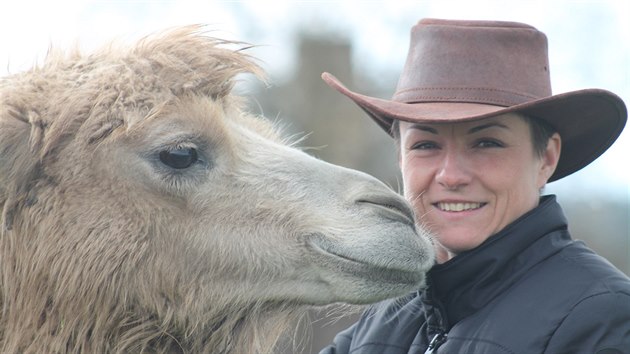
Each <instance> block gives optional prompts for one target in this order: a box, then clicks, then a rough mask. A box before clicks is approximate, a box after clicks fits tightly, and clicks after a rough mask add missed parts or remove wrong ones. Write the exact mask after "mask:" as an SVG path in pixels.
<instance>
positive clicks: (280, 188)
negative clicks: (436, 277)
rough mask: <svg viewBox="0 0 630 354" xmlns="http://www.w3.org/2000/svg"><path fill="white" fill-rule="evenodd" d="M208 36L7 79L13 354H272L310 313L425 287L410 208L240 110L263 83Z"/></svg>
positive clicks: (5, 279) (8, 320) (2, 243)
mask: <svg viewBox="0 0 630 354" xmlns="http://www.w3.org/2000/svg"><path fill="white" fill-rule="evenodd" d="M204 28H205V27H203V26H184V27H178V28H172V29H168V30H165V31H161V32H158V33H155V34H152V35H148V36H146V37H144V38H142V39H140V40H139V41H138V42H137V43H134V44H132V45H123V44H120V43H118V44H116V43H111V44H110V45H107V46H105V47H104V48H102V49H100V50H96V51H94V52H92V53H91V54H83V53H81V51H80V50H78V49H75V50H71V51H66V52H64V51H61V50H56V49H53V50H50V52H49V53H48V55H47V57H46V59H45V60H44V61H43V62H42V63H40V64H38V65H35V66H34V67H33V68H32V69H30V70H27V71H24V72H20V73H13V74H10V75H8V76H6V77H4V78H2V79H1V81H0V207H1V208H2V216H1V221H2V228H1V231H0V232H1V233H0V263H1V264H0V266H1V269H0V271H1V275H0V308H1V311H2V312H0V352H2V353H44V352H45V353H145V352H146V353H238V354H242V353H271V352H273V351H274V349H273V348H274V346H275V345H277V341H278V338H279V337H280V336H281V334H282V333H283V332H285V331H286V330H287V328H290V327H291V326H292V325H291V323H292V321H294V320H295V319H296V318H299V316H301V314H303V313H304V312H305V311H307V310H308V309H309V308H311V307H313V306H326V305H328V304H333V303H348V304H359V305H361V304H369V303H374V302H378V301H380V300H383V299H386V298H395V297H397V296H400V295H403V294H406V293H408V292H409V291H413V290H414V289H418V288H420V287H421V286H423V282H424V275H425V272H426V271H427V270H428V268H429V267H430V266H431V265H432V263H433V251H432V247H431V243H430V239H429V238H428V235H427V234H426V233H425V232H424V231H422V229H421V228H420V227H418V226H417V225H416V221H415V219H414V216H413V212H412V210H411V209H410V208H409V206H408V203H407V202H406V201H405V199H404V198H403V197H401V196H400V195H399V194H397V193H395V192H394V191H392V190H391V189H390V188H388V187H387V186H386V185H385V184H383V183H381V182H380V181H378V180H377V179H375V178H373V177H371V176H369V175H367V174H364V173H361V172H358V171H354V170H350V169H346V168H343V167H340V166H336V165H332V164H329V163H326V162H324V161H322V160H319V159H317V158H315V157H312V156H310V155H308V154H307V153H305V152H304V151H303V149H300V148H299V147H298V146H297V142H296V141H294V140H295V139H293V141H292V139H291V138H287V137H284V136H283V133H282V129H281V128H280V127H279V125H278V124H276V123H273V122H271V121H270V120H268V119H266V118H264V117H262V116H260V115H257V114H253V113H250V112H247V110H246V109H245V108H244V107H245V104H244V103H245V102H246V101H245V97H239V96H238V95H237V94H235V93H234V92H233V90H232V89H233V86H234V84H235V81H236V80H237V76H238V75H239V74H244V73H248V74H252V73H253V74H255V75H257V76H259V77H260V78H261V79H263V80H264V76H265V74H264V73H263V70H262V69H261V67H260V65H258V64H257V63H256V60H255V59H254V58H253V57H251V56H249V55H248V54H246V53H245V52H246V49H247V48H246V45H245V44H244V43H239V42H233V41H225V40H220V39H217V38H212V37H210V36H209V35H208V33H207V32H206V31H205V29H204ZM234 47H236V48H234Z"/></svg>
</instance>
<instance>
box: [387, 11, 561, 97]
mask: <svg viewBox="0 0 630 354" xmlns="http://www.w3.org/2000/svg"><path fill="white" fill-rule="evenodd" d="M548 96H551V80H550V76H549V60H548V51H547V37H546V36H545V34H544V33H542V32H540V31H538V30H537V29H536V28H534V27H532V26H529V25H526V24H522V23H517V22H506V21H461V20H438V19H423V20H421V21H420V22H418V23H417V24H416V25H415V26H414V27H413V28H412V30H411V43H410V48H409V53H408V56H407V61H406V63H405V66H404V68H403V71H402V74H401V76H400V79H399V81H398V86H397V88H396V92H395V94H394V96H393V100H394V101H397V102H404V103H419V102H467V103H481V104H490V105H497V106H503V107H509V106H513V105H517V104H521V103H525V102H528V101H533V100H536V99H540V98H543V97H548Z"/></svg>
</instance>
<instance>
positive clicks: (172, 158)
mask: <svg viewBox="0 0 630 354" xmlns="http://www.w3.org/2000/svg"><path fill="white" fill-rule="evenodd" d="M197 160H198V156H197V150H195V149H194V148H179V149H172V150H162V151H160V161H162V163H163V164H165V165H166V166H169V167H171V168H175V169H184V168H188V167H190V166H192V165H193V164H194V163H195V162H197Z"/></svg>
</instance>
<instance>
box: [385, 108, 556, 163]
mask: <svg viewBox="0 0 630 354" xmlns="http://www.w3.org/2000/svg"><path fill="white" fill-rule="evenodd" d="M518 116H519V117H521V119H523V120H524V121H525V122H527V125H528V126H529V131H530V132H531V137H532V146H533V148H534V153H535V154H536V155H537V156H538V157H543V156H544V155H545V151H546V150H547V145H548V144H549V139H550V138H551V136H552V135H553V134H554V133H556V132H557V130H556V129H555V128H554V127H553V126H552V125H551V124H549V123H547V122H546V121H544V120H542V119H540V118H536V117H533V116H528V115H525V114H520V113H519V114H518ZM399 126H400V121H399V120H398V119H394V121H393V122H392V126H391V130H390V134H391V136H393V137H394V140H395V141H396V143H397V144H396V145H397V146H398V149H399V150H400V128H399ZM399 152H400V151H399Z"/></svg>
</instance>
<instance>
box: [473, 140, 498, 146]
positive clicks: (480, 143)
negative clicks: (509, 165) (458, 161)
mask: <svg viewBox="0 0 630 354" xmlns="http://www.w3.org/2000/svg"><path fill="white" fill-rule="evenodd" d="M475 146H476V147H480V148H494V147H503V144H502V143H500V142H498V141H496V140H491V139H485V140H479V141H478V142H477V144H476V145H475Z"/></svg>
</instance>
